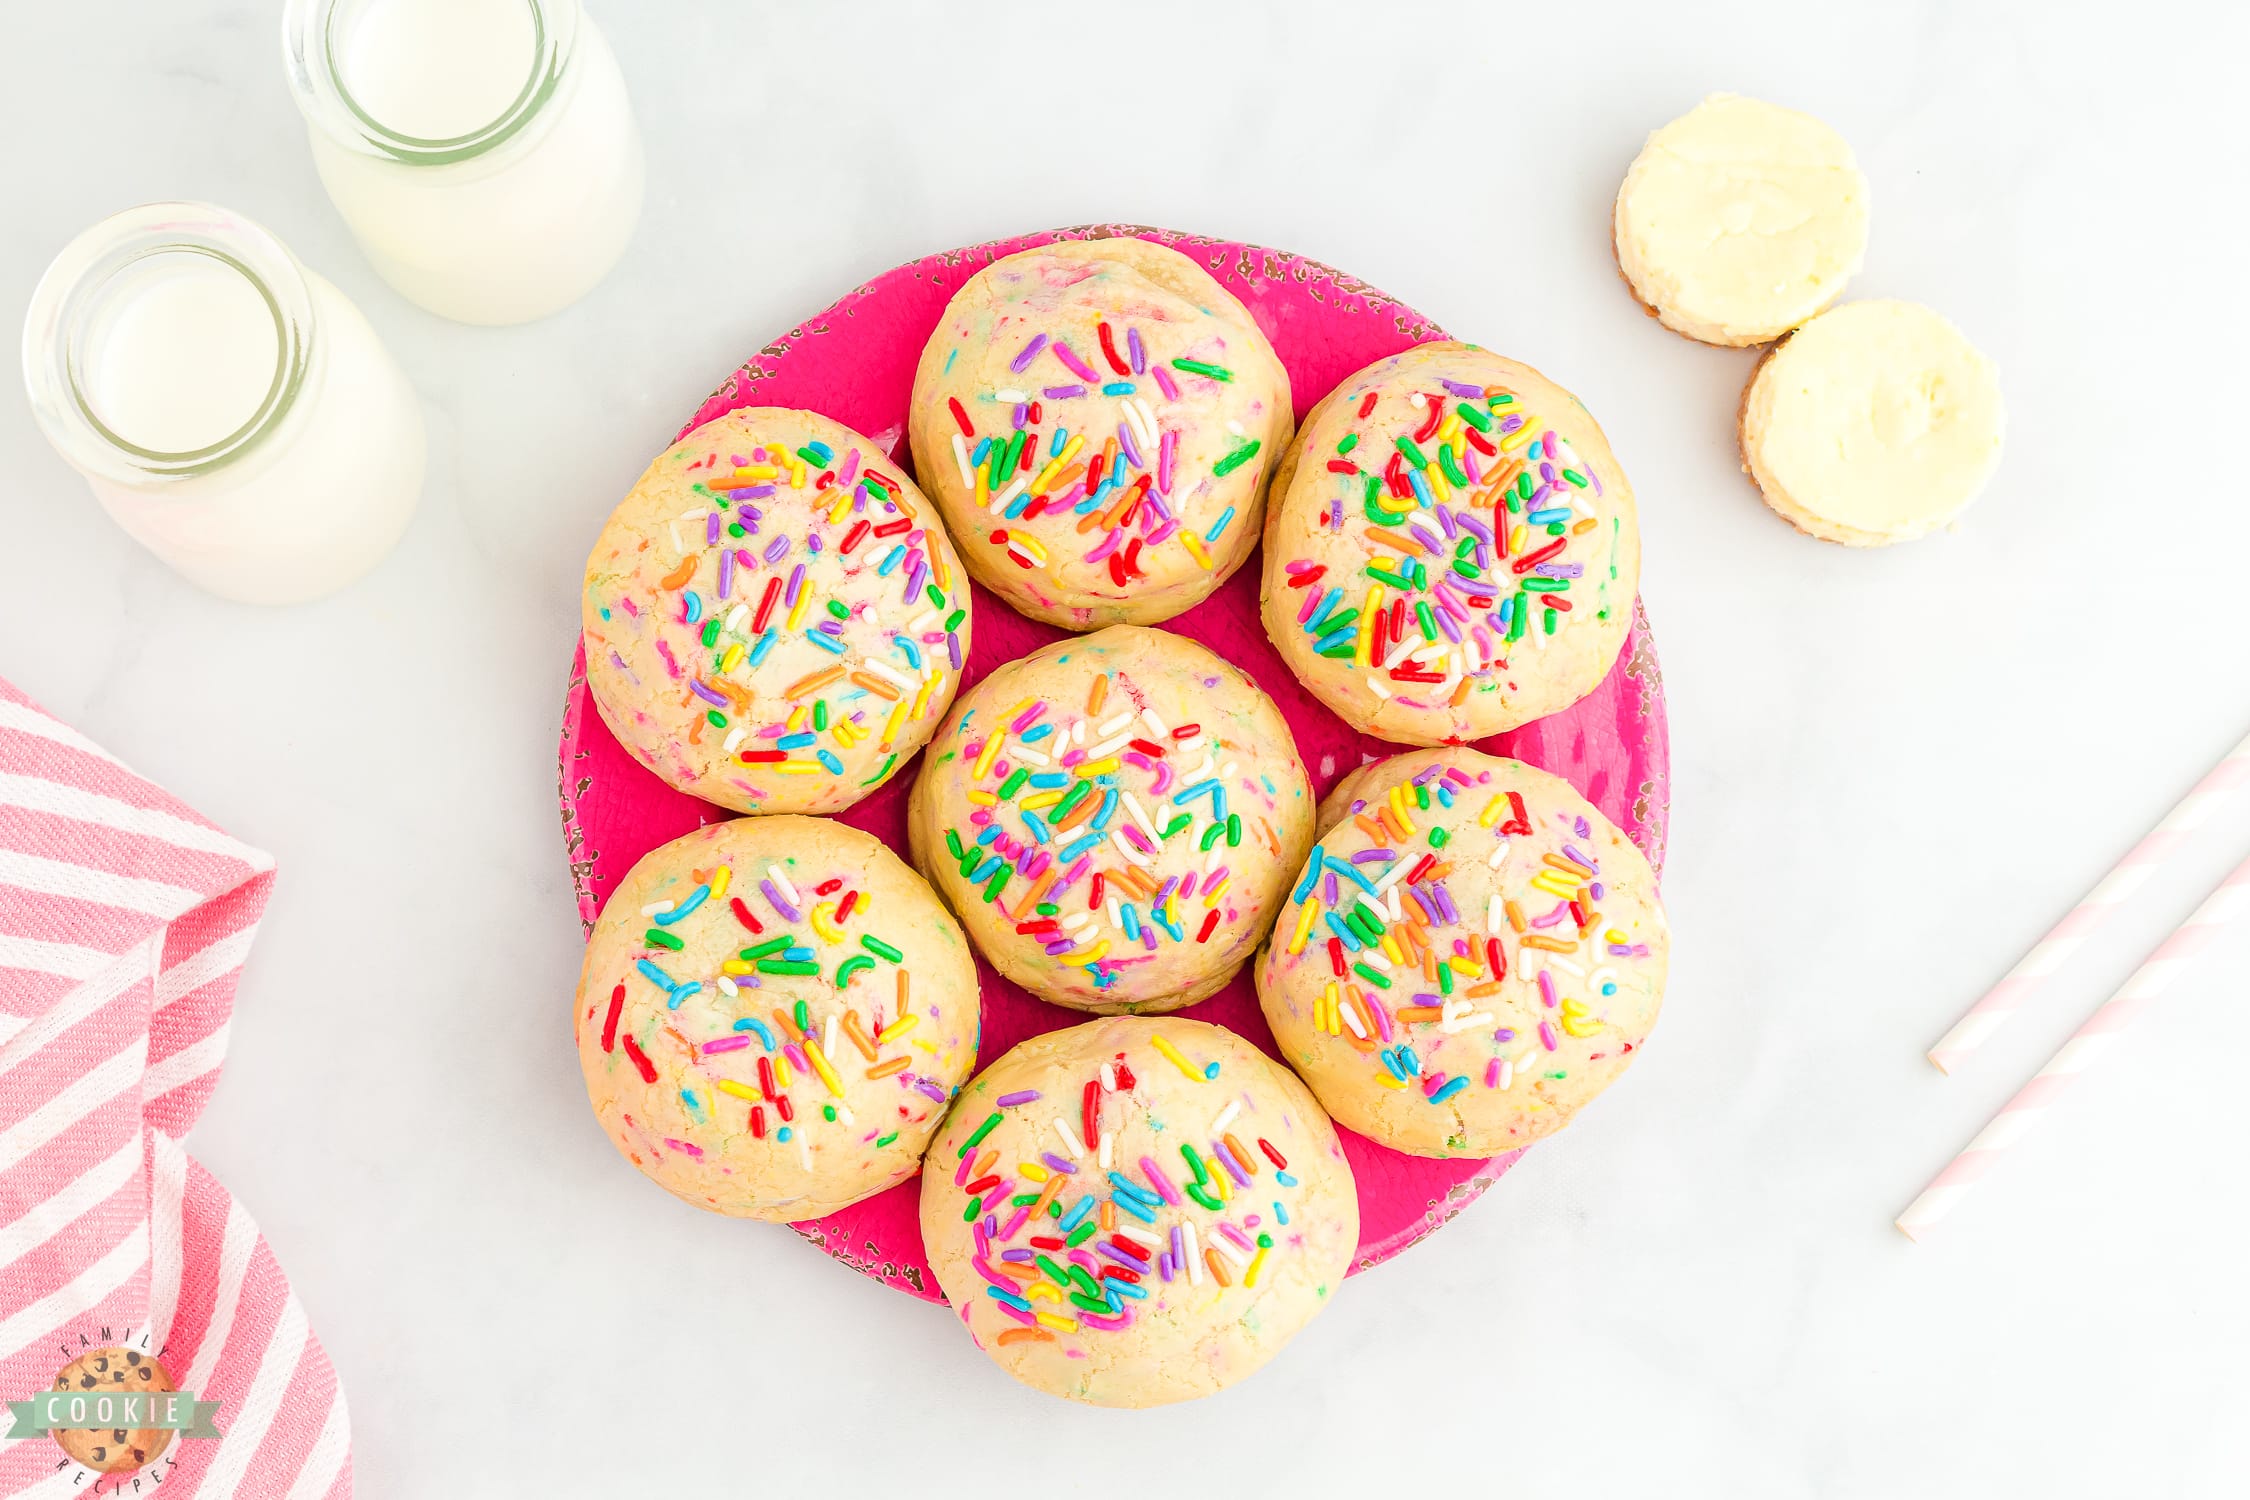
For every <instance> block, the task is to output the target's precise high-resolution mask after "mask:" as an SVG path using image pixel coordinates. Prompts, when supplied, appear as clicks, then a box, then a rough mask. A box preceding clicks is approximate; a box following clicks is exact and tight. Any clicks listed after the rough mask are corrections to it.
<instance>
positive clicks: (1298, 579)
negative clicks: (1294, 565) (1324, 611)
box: [1289, 563, 1328, 589]
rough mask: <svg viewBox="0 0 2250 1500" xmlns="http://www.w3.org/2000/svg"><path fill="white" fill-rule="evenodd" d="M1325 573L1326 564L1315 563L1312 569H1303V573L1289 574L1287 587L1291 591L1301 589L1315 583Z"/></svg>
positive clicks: (1326, 569)
mask: <svg viewBox="0 0 2250 1500" xmlns="http://www.w3.org/2000/svg"><path fill="white" fill-rule="evenodd" d="M1327 571H1328V564H1326V563H1316V564H1314V565H1313V566H1312V567H1309V568H1307V569H1305V571H1304V572H1302V573H1292V574H1290V575H1289V586H1290V587H1291V588H1293V589H1301V588H1303V587H1304V586H1305V585H1306V584H1308V583H1313V582H1317V581H1318V580H1319V578H1320V575H1321V574H1323V573H1325V572H1327Z"/></svg>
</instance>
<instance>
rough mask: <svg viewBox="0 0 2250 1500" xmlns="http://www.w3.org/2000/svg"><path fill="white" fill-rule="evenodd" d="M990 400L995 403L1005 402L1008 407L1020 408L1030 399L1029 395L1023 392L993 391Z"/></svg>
mask: <svg viewBox="0 0 2250 1500" xmlns="http://www.w3.org/2000/svg"><path fill="white" fill-rule="evenodd" d="M992 399H993V400H995V401H1000V402H1005V403H1006V404H1007V405H1009V406H1022V405H1023V404H1024V403H1025V402H1027V401H1029V400H1030V399H1031V397H1030V395H1029V394H1027V393H1026V392H1023V391H994V392H993V393H992Z"/></svg>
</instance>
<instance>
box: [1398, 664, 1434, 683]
mask: <svg viewBox="0 0 2250 1500" xmlns="http://www.w3.org/2000/svg"><path fill="white" fill-rule="evenodd" d="M1391 679H1392V680H1393V681H1394V682H1443V681H1445V674H1444V673H1443V672H1410V671H1408V670H1407V669H1406V668H1404V667H1393V668H1391Z"/></svg>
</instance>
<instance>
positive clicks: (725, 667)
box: [719, 641, 742, 672]
mask: <svg viewBox="0 0 2250 1500" xmlns="http://www.w3.org/2000/svg"><path fill="white" fill-rule="evenodd" d="M741 660H742V642H740V641H736V642H735V643H734V644H733V645H731V646H729V647H727V652H726V655H724V656H722V657H720V658H719V670H720V671H722V672H731V671H733V670H734V668H735V663H737V662H739V661H741Z"/></svg>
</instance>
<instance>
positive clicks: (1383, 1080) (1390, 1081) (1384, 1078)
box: [1375, 1072, 1406, 1089]
mask: <svg viewBox="0 0 2250 1500" xmlns="http://www.w3.org/2000/svg"><path fill="white" fill-rule="evenodd" d="M1375 1081H1376V1082H1377V1083H1379V1084H1381V1085H1382V1086H1383V1087H1384V1088H1387V1089H1402V1088H1405V1087H1406V1085H1405V1084H1404V1083H1403V1082H1401V1081H1400V1080H1398V1079H1396V1078H1393V1077H1392V1076H1391V1075H1390V1074H1389V1073H1387V1072H1384V1073H1377V1074H1376V1075H1375Z"/></svg>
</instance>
